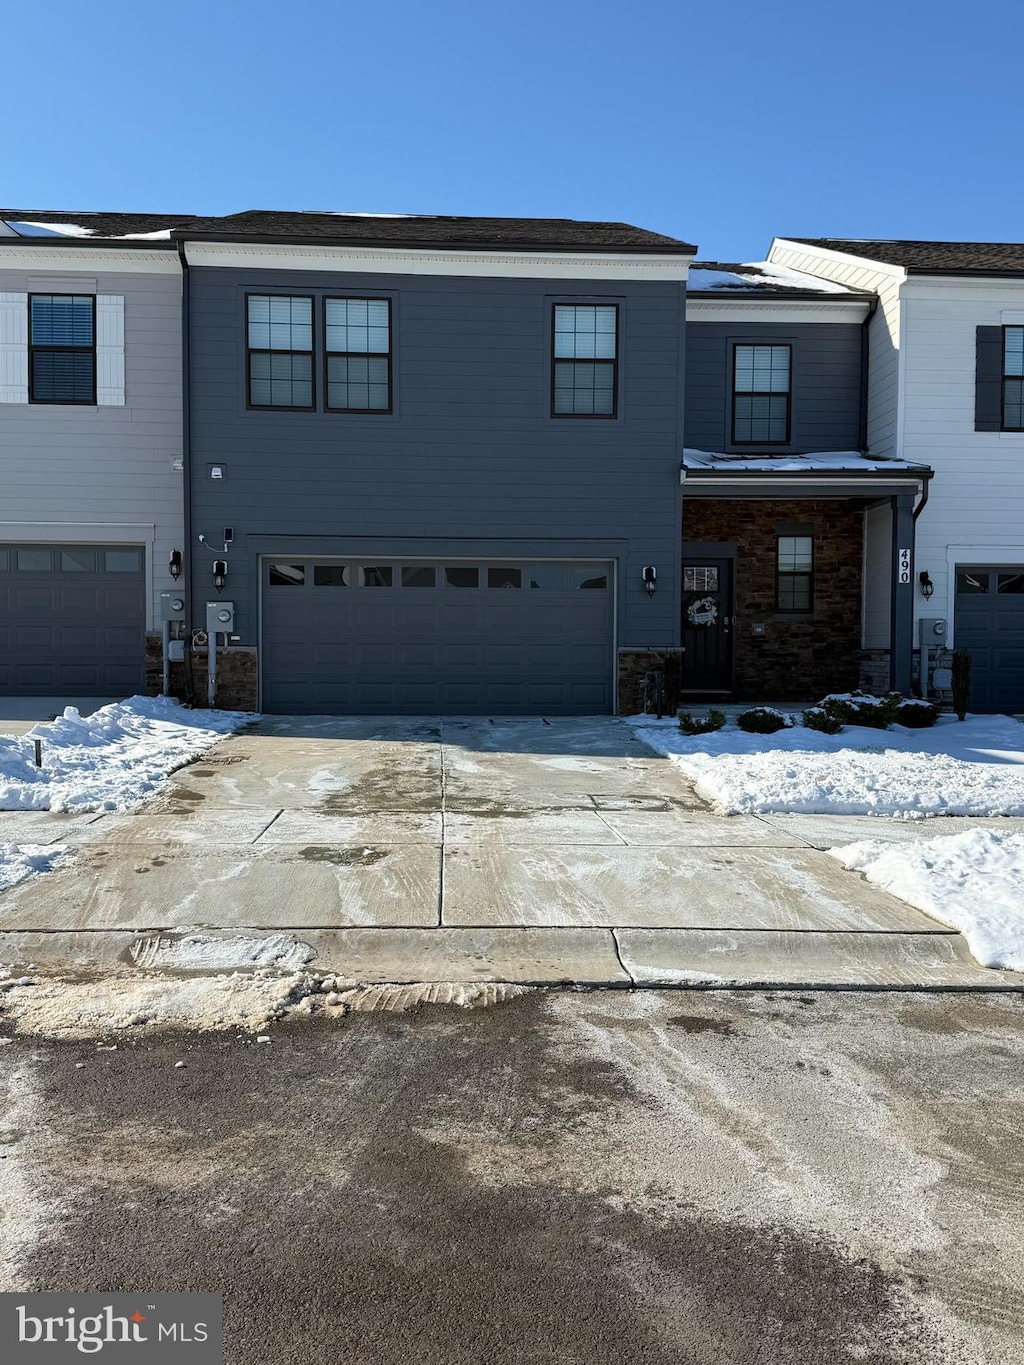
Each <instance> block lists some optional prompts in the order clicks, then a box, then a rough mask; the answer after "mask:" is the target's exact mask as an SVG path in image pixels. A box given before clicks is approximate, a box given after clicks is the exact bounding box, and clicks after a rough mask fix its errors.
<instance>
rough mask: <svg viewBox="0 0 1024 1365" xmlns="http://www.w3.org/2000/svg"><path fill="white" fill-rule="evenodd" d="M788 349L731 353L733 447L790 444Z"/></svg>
mask: <svg viewBox="0 0 1024 1365" xmlns="http://www.w3.org/2000/svg"><path fill="white" fill-rule="evenodd" d="M789 381H790V347H789V346H746V345H737V346H736V347H735V348H734V350H733V383H732V389H733V393H732V440H733V444H734V445H786V444H787V442H788V441H789V396H790V383H789Z"/></svg>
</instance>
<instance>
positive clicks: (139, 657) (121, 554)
mask: <svg viewBox="0 0 1024 1365" xmlns="http://www.w3.org/2000/svg"><path fill="white" fill-rule="evenodd" d="M145 603H146V576H145V568H144V560H143V552H142V547H141V546H136V545H4V546H0V696H8V697H10V696H26V697H46V696H58V697H59V696H61V695H64V694H67V695H70V696H82V697H114V696H128V695H131V694H132V693H135V692H141V691H142V689H143V684H144V682H145V639H146V606H145Z"/></svg>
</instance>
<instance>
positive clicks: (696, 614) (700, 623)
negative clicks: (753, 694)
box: [682, 557, 733, 692]
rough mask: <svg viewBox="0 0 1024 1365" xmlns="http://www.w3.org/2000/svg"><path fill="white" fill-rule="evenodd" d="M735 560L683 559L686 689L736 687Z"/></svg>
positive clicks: (719, 689) (697, 690) (684, 675)
mask: <svg viewBox="0 0 1024 1365" xmlns="http://www.w3.org/2000/svg"><path fill="white" fill-rule="evenodd" d="M732 565H733V562H732V560H731V559H715V558H711V557H709V558H698V559H684V560H683V599H682V601H683V646H684V653H683V690H684V691H685V692H729V691H731V690H732Z"/></svg>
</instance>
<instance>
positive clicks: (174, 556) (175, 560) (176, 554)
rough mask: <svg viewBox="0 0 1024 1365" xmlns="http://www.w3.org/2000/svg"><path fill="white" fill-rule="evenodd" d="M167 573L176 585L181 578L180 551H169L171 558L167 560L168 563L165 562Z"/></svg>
mask: <svg viewBox="0 0 1024 1365" xmlns="http://www.w3.org/2000/svg"><path fill="white" fill-rule="evenodd" d="M167 572H168V573H169V574H170V575H171V577H172V578H173V579H174V581H175V583H177V581H178V579H179V578H180V577H181V551H180V550H172V551H171V557H170V559H169V560H168V562H167Z"/></svg>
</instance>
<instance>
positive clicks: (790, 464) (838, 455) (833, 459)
mask: <svg viewBox="0 0 1024 1365" xmlns="http://www.w3.org/2000/svg"><path fill="white" fill-rule="evenodd" d="M925 467H926V466H924V465H919V464H910V463H908V461H906V460H886V459H872V458H871V457H870V456H867V455H862V454H861V452H860V451H859V450H822V451H814V450H810V451H807V453H806V454H803V455H726V454H721V453H719V452H717V451H714V450H690V449H687V450H684V451H683V468H684V469H694V470H698V469H703V470H711V469H714V470H725V469H738V470H749V471H751V472H756V473H767V474H797V473H805V472H808V471H811V470H852V471H855V472H856V473H859V474H870V473H872V472H877V471H879V470H883V469H906V470H912V471H917V470H921V469H924V468H925Z"/></svg>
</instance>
